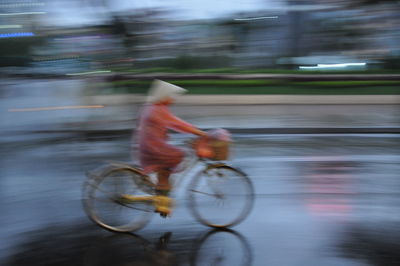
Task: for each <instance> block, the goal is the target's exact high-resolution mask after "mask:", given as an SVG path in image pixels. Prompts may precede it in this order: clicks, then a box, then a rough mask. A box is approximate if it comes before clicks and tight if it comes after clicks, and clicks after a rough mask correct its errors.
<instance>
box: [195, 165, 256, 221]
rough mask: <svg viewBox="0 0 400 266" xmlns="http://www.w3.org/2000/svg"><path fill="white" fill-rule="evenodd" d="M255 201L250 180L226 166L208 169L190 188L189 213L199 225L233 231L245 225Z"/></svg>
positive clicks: (199, 175)
mask: <svg viewBox="0 0 400 266" xmlns="http://www.w3.org/2000/svg"><path fill="white" fill-rule="evenodd" d="M253 201H254V189H253V185H252V183H251V181H250V179H249V178H248V177H247V176H246V175H245V174H244V173H243V172H241V171H240V170H238V169H235V168H233V167H230V166H228V165H225V164H215V165H209V166H208V167H207V168H206V169H204V170H203V171H201V172H200V173H199V174H198V175H197V176H196V177H195V178H194V179H193V181H192V183H191V185H190V187H189V208H190V210H191V211H192V213H193V215H194V216H195V217H196V219H197V220H198V221H200V222H201V223H203V224H205V225H207V226H211V227H216V228H223V227H230V226H233V225H236V224H238V223H240V222H242V221H243V220H244V219H245V218H246V217H247V216H248V214H249V213H250V211H251V209H252V206H253Z"/></svg>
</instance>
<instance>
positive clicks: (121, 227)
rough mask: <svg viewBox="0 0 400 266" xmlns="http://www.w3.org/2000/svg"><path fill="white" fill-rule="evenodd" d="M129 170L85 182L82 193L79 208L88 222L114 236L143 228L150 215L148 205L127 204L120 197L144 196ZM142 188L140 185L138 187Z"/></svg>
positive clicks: (136, 173) (113, 170)
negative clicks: (82, 207)
mask: <svg viewBox="0 0 400 266" xmlns="http://www.w3.org/2000/svg"><path fill="white" fill-rule="evenodd" d="M140 178H142V177H141V175H140V174H139V173H138V172H135V171H134V170H133V169H129V168H127V169H124V168H114V169H111V170H110V169H108V170H106V171H103V173H101V174H100V175H98V176H96V177H95V178H91V179H89V180H88V181H87V182H86V183H85V185H84V189H83V205H84V209H85V211H86V213H87V215H88V216H89V218H90V219H91V220H92V221H94V222H95V223H96V224H98V225H99V226H101V227H103V228H105V229H107V230H110V231H115V232H132V231H135V230H138V229H140V228H142V227H143V226H145V225H146V224H147V223H148V221H149V220H150V217H151V215H152V212H153V210H154V209H153V206H152V204H151V203H150V202H128V201H124V200H123V199H122V195H124V194H128V195H145V193H144V192H143V188H141V187H140V185H139V182H137V180H138V179H139V180H140ZM142 186H143V185H142Z"/></svg>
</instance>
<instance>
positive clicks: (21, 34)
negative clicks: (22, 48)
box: [0, 32, 35, 38]
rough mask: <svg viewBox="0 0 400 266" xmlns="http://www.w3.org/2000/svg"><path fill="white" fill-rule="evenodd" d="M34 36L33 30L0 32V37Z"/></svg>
mask: <svg viewBox="0 0 400 266" xmlns="http://www.w3.org/2000/svg"><path fill="white" fill-rule="evenodd" d="M31 36H35V34H34V33H33V32H13V33H2V34H0V38H17V37H31Z"/></svg>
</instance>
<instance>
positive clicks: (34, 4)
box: [0, 3, 44, 8]
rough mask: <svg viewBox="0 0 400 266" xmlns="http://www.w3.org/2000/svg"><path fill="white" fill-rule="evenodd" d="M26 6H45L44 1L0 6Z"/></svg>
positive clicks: (1, 6)
mask: <svg viewBox="0 0 400 266" xmlns="http://www.w3.org/2000/svg"><path fill="white" fill-rule="evenodd" d="M26 6H44V3H17V4H2V5H0V8H7V7H11V8H14V7H26Z"/></svg>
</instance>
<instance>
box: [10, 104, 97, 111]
mask: <svg viewBox="0 0 400 266" xmlns="http://www.w3.org/2000/svg"><path fill="white" fill-rule="evenodd" d="M104 107H105V106H104V105H75V106H54V107H37V108H15V109H8V111H9V112H36V111H52V110H67V109H95V108H104Z"/></svg>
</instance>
